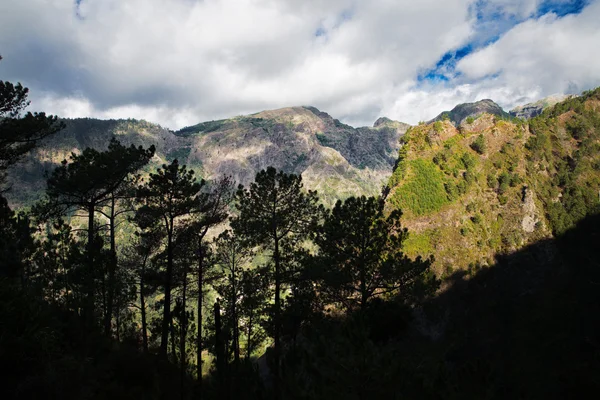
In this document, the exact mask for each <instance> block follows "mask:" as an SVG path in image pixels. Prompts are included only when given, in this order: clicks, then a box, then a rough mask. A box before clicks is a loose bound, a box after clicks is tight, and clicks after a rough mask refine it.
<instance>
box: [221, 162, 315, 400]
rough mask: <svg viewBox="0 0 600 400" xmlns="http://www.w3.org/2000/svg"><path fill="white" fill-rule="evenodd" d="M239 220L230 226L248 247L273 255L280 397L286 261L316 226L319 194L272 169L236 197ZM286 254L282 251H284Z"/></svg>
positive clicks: (276, 370) (298, 179)
mask: <svg viewBox="0 0 600 400" xmlns="http://www.w3.org/2000/svg"><path fill="white" fill-rule="evenodd" d="M236 200H237V202H236V208H237V209H238V210H239V216H238V217H236V218H234V219H233V220H232V222H231V226H232V227H233V229H234V231H235V232H236V234H238V235H243V236H245V237H246V238H247V240H248V241H249V243H251V244H255V245H260V246H261V247H262V248H263V249H265V250H268V251H270V252H271V256H272V261H273V267H274V270H273V273H272V276H273V281H274V286H275V299H274V304H273V329H274V334H273V338H274V349H273V353H274V365H275V371H274V372H275V393H276V395H278V394H279V383H280V382H279V381H280V352H281V343H280V339H281V290H282V285H283V284H284V283H285V282H284V274H285V267H286V265H285V264H286V263H285V262H286V257H288V256H290V255H291V254H290V251H291V250H292V249H293V248H294V247H296V246H299V245H300V244H301V242H302V241H303V240H304V239H305V238H307V237H308V235H309V234H310V233H311V232H312V231H313V229H314V227H315V226H316V224H317V222H318V219H319V215H320V210H322V207H320V206H319V205H318V197H317V193H316V192H314V191H308V192H305V191H303V185H302V177H301V176H298V175H294V174H286V173H284V172H277V171H276V170H275V168H273V167H269V168H267V169H266V170H262V171H261V172H259V173H258V174H257V175H256V179H255V181H254V182H253V183H251V184H250V188H249V189H245V188H244V187H243V186H241V185H240V187H239V189H238V191H237V193H236ZM284 247H285V248H286V249H287V251H283V248H284Z"/></svg>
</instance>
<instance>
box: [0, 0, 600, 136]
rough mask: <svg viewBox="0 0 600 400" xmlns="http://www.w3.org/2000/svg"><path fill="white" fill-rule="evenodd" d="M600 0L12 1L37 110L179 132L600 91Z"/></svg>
mask: <svg viewBox="0 0 600 400" xmlns="http://www.w3.org/2000/svg"><path fill="white" fill-rule="evenodd" d="M599 44H600V0H587V1H586V0H565V1H560V0H435V1H434V0H418V1H417V0H0V54H1V55H2V56H3V58H4V59H3V60H2V61H1V62H0V79H2V80H10V81H20V82H22V83H23V84H24V85H26V86H27V87H29V88H30V91H31V95H30V99H31V100H32V105H31V109H32V110H43V111H46V112H50V113H53V114H58V115H60V116H64V117H82V116H90V117H99V118H128V117H131V118H138V119H146V120H148V121H152V122H156V123H160V124H161V125H163V126H166V127H169V128H171V129H177V128H181V127H183V126H186V125H191V124H195V123H198V122H200V121H205V120H212V119H219V118H226V117H230V116H235V115H240V114H248V113H253V112H257V111H261V110H265V109H272V108H279V107H286V106H294V105H314V106H316V107H318V108H319V109H321V110H323V111H327V112H328V113H330V114H331V115H332V116H334V117H336V118H339V119H341V120H342V121H344V122H346V123H349V124H352V125H371V124H372V123H373V121H375V119H376V118H377V117H379V116H388V117H390V118H393V119H397V120H401V121H405V122H409V123H417V122H418V121H420V120H428V119H431V118H433V117H434V116H435V115H437V114H438V113H439V112H441V111H443V110H446V109H451V108H452V107H453V106H454V105H456V104H458V103H461V102H467V101H476V100H479V99H482V98H491V99H493V100H495V101H496V102H498V103H499V104H500V105H502V106H503V107H505V108H506V109H510V108H512V107H513V106H515V105H518V104H523V103H526V102H529V101H533V100H536V99H539V98H541V97H544V96H547V95H550V94H555V93H579V92H581V91H582V90H586V89H590V88H593V87H596V86H600V50H599Z"/></svg>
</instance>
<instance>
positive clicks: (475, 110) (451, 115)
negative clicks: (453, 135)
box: [430, 99, 510, 125]
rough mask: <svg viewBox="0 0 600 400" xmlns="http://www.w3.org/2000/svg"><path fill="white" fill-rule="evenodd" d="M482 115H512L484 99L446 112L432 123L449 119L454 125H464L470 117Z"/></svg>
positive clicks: (490, 100) (489, 100)
mask: <svg viewBox="0 0 600 400" xmlns="http://www.w3.org/2000/svg"><path fill="white" fill-rule="evenodd" d="M481 114H492V115H498V116H500V117H509V116H510V115H509V114H508V113H507V112H506V111H504V110H503V109H502V107H500V106H499V105H498V104H496V102H494V101H493V100H492V99H482V100H479V101H476V102H474V103H462V104H459V105H457V106H456V107H454V108H453V109H452V110H450V111H444V112H442V113H441V114H440V115H438V116H437V117H435V118H434V119H433V120H431V121H430V122H434V121H441V120H443V119H449V120H450V121H452V123H453V124H454V125H460V124H462V123H463V122H464V121H465V120H466V119H467V118H469V117H477V116H479V115H481Z"/></svg>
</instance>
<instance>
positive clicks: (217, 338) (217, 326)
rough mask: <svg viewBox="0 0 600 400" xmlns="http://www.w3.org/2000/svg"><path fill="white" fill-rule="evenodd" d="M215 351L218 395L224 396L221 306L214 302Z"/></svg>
mask: <svg viewBox="0 0 600 400" xmlns="http://www.w3.org/2000/svg"><path fill="white" fill-rule="evenodd" d="M214 311H215V350H216V351H215V352H216V353H217V354H216V356H217V379H218V382H219V397H220V398H225V393H226V392H225V390H226V389H225V351H224V346H223V344H224V343H223V336H222V335H223V334H222V331H221V306H220V305H219V300H217V301H216V302H215V308H214Z"/></svg>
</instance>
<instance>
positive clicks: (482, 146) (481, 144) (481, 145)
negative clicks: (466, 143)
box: [471, 134, 487, 154]
mask: <svg viewBox="0 0 600 400" xmlns="http://www.w3.org/2000/svg"><path fill="white" fill-rule="evenodd" d="M471 148H472V149H473V150H475V151H476V152H477V153H479V154H483V153H485V152H486V150H487V145H486V143H485V138H484V137H483V134H481V135H479V136H477V139H475V141H474V142H473V143H471Z"/></svg>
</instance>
